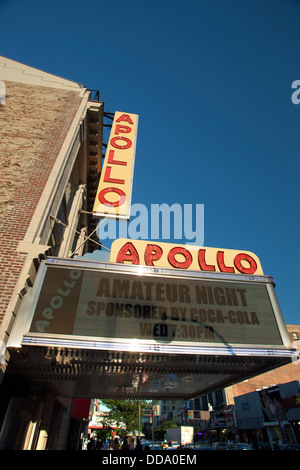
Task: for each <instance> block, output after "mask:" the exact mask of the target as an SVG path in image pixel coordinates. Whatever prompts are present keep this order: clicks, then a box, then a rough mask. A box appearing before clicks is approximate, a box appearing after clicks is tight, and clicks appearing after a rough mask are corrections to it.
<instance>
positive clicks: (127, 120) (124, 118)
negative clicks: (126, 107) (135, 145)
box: [116, 114, 133, 124]
mask: <svg viewBox="0 0 300 470" xmlns="http://www.w3.org/2000/svg"><path fill="white" fill-rule="evenodd" d="M122 121H125V122H128V124H133V122H132V119H131V117H130V116H129V114H122V116H120V117H119V118H118V119H117V120H116V122H122Z"/></svg>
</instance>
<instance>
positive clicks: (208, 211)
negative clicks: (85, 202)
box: [0, 0, 300, 324]
mask: <svg viewBox="0 0 300 470" xmlns="http://www.w3.org/2000/svg"><path fill="white" fill-rule="evenodd" d="M0 17H1V29H0V55H3V56H6V57H9V58H11V59H14V60H17V61H20V62H23V63H25V64H27V65H31V66H33V67H36V68H39V69H42V70H45V71H47V72H50V73H53V74H56V75H59V76H62V77H64V78H68V79H71V80H74V81H78V82H80V83H82V84H84V85H86V86H87V87H88V88H90V89H98V90H99V91H100V95H101V97H102V99H103V100H104V102H105V109H106V111H109V112H114V111H125V112H130V113H136V114H138V115H139V130H138V140H137V151H136V164H135V173H134V182H133V199H132V202H133V203H141V204H145V205H147V206H148V207H150V205H151V204H154V203H159V204H161V203H167V204H173V203H179V204H193V205H195V204H204V210H205V215H204V224H205V226H204V245H205V246H208V247H209V246H211V247H219V248H231V249H237V250H247V251H252V252H254V253H255V254H257V255H258V256H259V258H260V260H261V263H262V267H263V270H264V272H265V274H266V275H270V276H272V277H273V278H274V279H275V282H276V292H277V296H278V299H279V302H280V305H281V308H282V311H283V315H284V318H285V321H286V322H287V323H289V324H293V323H295V324H299V300H300V295H299V291H300V286H299V277H298V276H299V269H298V267H299V263H300V256H299V249H298V243H299V232H300V230H299V144H300V139H299V135H300V104H299V105H295V104H293V103H292V100H291V96H292V93H293V91H294V90H292V88H291V85H292V83H293V81H294V80H300V49H299V44H300V27H299V25H300V1H298V0H272V1H270V0H243V1H241V0H185V1H184V2H182V1H179V0H159V1H158V0H152V1H139V0H127V1H121V0H110V1H107V0H106V1H102V0H87V1H86V2H84V3H83V2H79V1H77V0H73V1H72V2H71V1H70V0H66V1H63V2H62V1H57V0H53V1H52V2H40V1H37V0H26V2H24V1H21V0H10V1H8V0H0ZM299 96H300V95H299ZM182 242H183V243H185V240H183V241H182Z"/></svg>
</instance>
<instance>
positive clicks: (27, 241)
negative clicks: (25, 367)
mask: <svg viewBox="0 0 300 470" xmlns="http://www.w3.org/2000/svg"><path fill="white" fill-rule="evenodd" d="M0 82H1V100H0V103H1V104H0V161H1V166H0V180H1V188H0V267H1V270H0V273H1V274H0V366H1V369H0V389H1V392H0V400H1V410H0V449H30V448H33V449H45V448H48V449H54V448H55V449H59V448H65V447H66V445H67V443H66V436H67V434H66V431H67V429H68V428H69V426H70V419H71V416H72V400H71V399H61V398H59V397H57V396H55V394H53V393H51V391H49V390H47V389H46V388H45V389H43V387H40V388H39V390H38V393H37V392H36V390H34V387H33V386H32V384H30V383H26V381H22V380H21V381H20V380H19V379H17V378H16V377H15V376H14V374H12V376H11V377H10V376H9V374H8V373H7V370H9V368H10V363H11V357H10V355H9V353H8V351H7V350H6V344H7V341H8V338H9V336H10V333H11V330H12V328H13V325H14V321H15V318H16V317H17V315H18V311H19V307H20V305H21V303H22V301H23V299H24V297H26V293H27V292H28V290H29V289H30V288H31V287H32V286H33V284H34V280H35V277H36V273H37V271H38V268H39V264H40V261H41V260H42V259H44V258H45V257H46V256H47V255H52V256H58V255H59V256H63V257H64V256H68V254H69V253H71V252H72V251H74V249H76V247H77V246H78V251H77V253H78V254H83V253H84V252H85V251H86V250H87V249H88V246H89V244H91V243H93V241H96V239H95V238H93V237H91V239H90V240H89V241H88V242H86V243H82V242H83V241H84V240H85V238H84V237H85V236H88V235H89V234H90V233H91V232H94V229H95V226H96V220H94V219H93V218H92V217H91V216H90V215H89V214H90V212H89V211H90V210H91V209H90V207H91V202H90V200H89V197H88V196H93V192H95V190H96V189H95V188H96V187H95V183H97V179H98V177H99V172H100V165H101V156H102V128H103V103H100V102H99V101H94V100H93V99H91V91H89V90H87V88H86V87H84V86H82V85H81V84H79V83H76V82H73V81H71V80H66V79H63V78H61V77H57V76H55V75H52V74H49V73H47V72H43V71H41V70H37V69H35V68H33V67H30V66H27V65H24V64H21V63H18V62H16V61H13V60H11V59H8V58H5V57H0ZM95 248H97V247H96V245H94V249H95ZM37 394H38V396H36V395H37ZM38 423H39V424H38ZM50 429H55V434H53V435H51V433H50V435H49V430H50Z"/></svg>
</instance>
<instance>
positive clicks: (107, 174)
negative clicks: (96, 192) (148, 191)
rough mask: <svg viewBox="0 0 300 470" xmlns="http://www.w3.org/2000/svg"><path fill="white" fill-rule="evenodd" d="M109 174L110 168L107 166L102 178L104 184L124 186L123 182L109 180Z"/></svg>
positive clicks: (113, 179) (114, 179)
mask: <svg viewBox="0 0 300 470" xmlns="http://www.w3.org/2000/svg"><path fill="white" fill-rule="evenodd" d="M110 172H111V166H107V167H106V169H105V173H104V178H103V181H104V182H105V183H116V184H124V183H125V180H118V179H116V178H111V177H110Z"/></svg>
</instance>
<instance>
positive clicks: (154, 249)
mask: <svg viewBox="0 0 300 470" xmlns="http://www.w3.org/2000/svg"><path fill="white" fill-rule="evenodd" d="M162 254H163V251H162V249H161V247H160V246H158V245H147V246H146V249H145V263H146V265H147V266H154V265H153V261H157V260H158V259H160V258H161V257H162Z"/></svg>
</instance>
